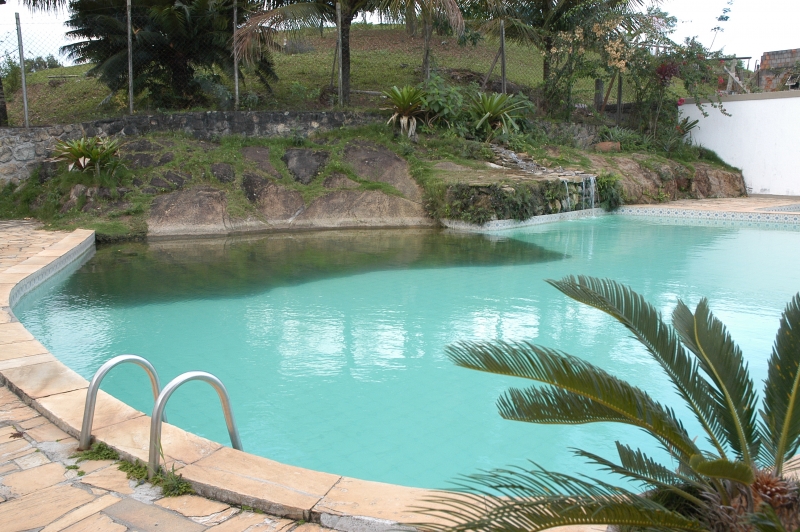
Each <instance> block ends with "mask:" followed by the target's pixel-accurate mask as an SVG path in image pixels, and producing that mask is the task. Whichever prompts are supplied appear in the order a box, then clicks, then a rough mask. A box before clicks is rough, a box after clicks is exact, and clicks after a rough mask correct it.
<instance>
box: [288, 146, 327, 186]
mask: <svg viewBox="0 0 800 532" xmlns="http://www.w3.org/2000/svg"><path fill="white" fill-rule="evenodd" d="M329 156H330V154H329V153H328V152H326V151H321V150H309V149H305V148H292V149H289V150H286V153H285V154H283V157H282V160H283V162H285V163H286V167H287V168H288V169H289V173H291V174H292V177H293V178H294V180H295V181H298V182H300V183H302V184H304V185H308V184H309V183H311V181H312V180H313V179H314V178H315V177H316V176H317V174H319V171H320V170H321V169H322V167H323V166H325V163H326V162H328V157H329Z"/></svg>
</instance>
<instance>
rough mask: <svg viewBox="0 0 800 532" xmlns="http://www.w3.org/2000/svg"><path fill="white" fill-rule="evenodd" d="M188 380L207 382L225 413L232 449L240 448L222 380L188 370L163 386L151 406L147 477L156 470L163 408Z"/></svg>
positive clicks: (209, 374)
mask: <svg viewBox="0 0 800 532" xmlns="http://www.w3.org/2000/svg"><path fill="white" fill-rule="evenodd" d="M189 381H203V382H207V383H209V384H210V385H211V386H212V387H213V388H214V390H216V392H217V395H219V400H220V402H221V403H222V413H223V414H224V415H225V424H226V425H227V426H228V435H229V436H230V437H231V446H233V448H234V449H238V450H239V451H241V450H242V441H241V440H240V439H239V431H238V430H237V429H236V421H234V419H233V411H232V410H231V400H230V398H229V397H228V390H226V389H225V385H224V384H222V381H221V380H219V379H218V378H216V377H215V376H214V375H212V374H211V373H207V372H205V371H188V372H186V373H183V374H181V375H178V376H177V377H175V378H174V379H172V380H171V381H169V383H168V384H167V385H166V386H164V389H163V390H161V393H160V394H159V395H158V398H157V399H156V404H155V405H154V406H153V415H152V416H151V417H150V460H149V461H148V463H147V478H153V475H155V474H156V472H157V471H158V461H159V460H158V454H159V453H158V451H159V444H160V443H161V422H162V420H163V416H164V408H165V407H166V406H167V401H169V398H170V396H171V395H172V394H173V392H175V390H177V389H178V388H179V387H180V386H182V385H183V384H184V383H187V382H189Z"/></svg>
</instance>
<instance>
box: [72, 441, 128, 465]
mask: <svg viewBox="0 0 800 532" xmlns="http://www.w3.org/2000/svg"><path fill="white" fill-rule="evenodd" d="M70 458H77V459H78V463H81V462H83V461H84V460H119V453H117V451H115V450H114V449H112V448H111V447H109V446H108V445H106V444H105V443H103V442H101V441H99V442H96V443H95V444H94V445H92V447H91V448H90V449H87V450H86V451H80V452H77V453H75V454H73V455H72V456H70ZM77 468H78V466H73V467H68V468H67V469H77Z"/></svg>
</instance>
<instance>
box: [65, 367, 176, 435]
mask: <svg viewBox="0 0 800 532" xmlns="http://www.w3.org/2000/svg"><path fill="white" fill-rule="evenodd" d="M124 362H131V363H133V364H136V365H137V366H141V368H142V369H144V370H145V372H147V376H148V377H150V386H151V387H152V388H153V399H158V394H159V393H161V383H160V382H159V380H158V373H156V368H154V367H153V365H152V364H151V363H150V362H148V361H147V360H145V359H144V358H142V357H140V356H138V355H119V356H116V357H114V358H112V359H111V360H109V361H108V362H106V363H105V364H103V365H102V366H100V368H99V369H98V370H97V371H96V372H95V374H94V377H92V381H91V382H90V383H89V388H87V389H86V405H85V406H84V409H83V424H82V425H81V437H80V441H79V443H78V450H86V449H88V448H89V445H90V444H91V441H92V422H93V421H94V408H95V405H96V404H97V392H98V391H99V390H100V382H101V381H102V380H103V377H105V376H106V373H108V372H109V371H111V369H113V368H114V367H116V366H118V365H120V364H122V363H124ZM166 420H167V418H166V417H164V421H166Z"/></svg>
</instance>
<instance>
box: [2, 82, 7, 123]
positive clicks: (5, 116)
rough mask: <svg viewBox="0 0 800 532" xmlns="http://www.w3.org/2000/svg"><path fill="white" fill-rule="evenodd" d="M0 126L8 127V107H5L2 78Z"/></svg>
mask: <svg viewBox="0 0 800 532" xmlns="http://www.w3.org/2000/svg"><path fill="white" fill-rule="evenodd" d="M0 127H8V109H7V108H6V91H5V90H4V89H3V78H0Z"/></svg>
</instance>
